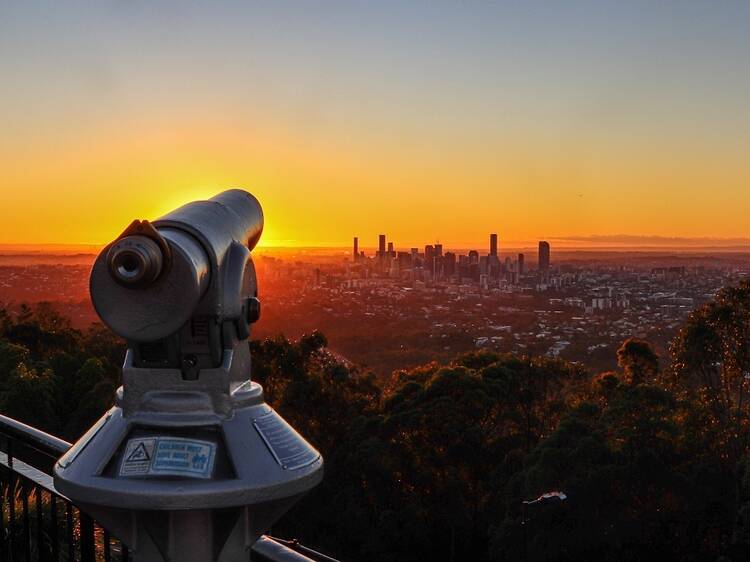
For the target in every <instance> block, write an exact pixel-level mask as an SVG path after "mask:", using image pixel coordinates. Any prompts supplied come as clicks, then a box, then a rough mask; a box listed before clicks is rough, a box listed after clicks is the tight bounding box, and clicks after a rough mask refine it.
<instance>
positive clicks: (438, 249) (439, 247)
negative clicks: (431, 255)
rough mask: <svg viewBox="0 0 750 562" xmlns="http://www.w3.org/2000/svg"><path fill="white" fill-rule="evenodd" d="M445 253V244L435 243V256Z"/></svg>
mask: <svg viewBox="0 0 750 562" xmlns="http://www.w3.org/2000/svg"><path fill="white" fill-rule="evenodd" d="M442 255H443V245H442V244H435V257H436V258H439V257H441V256H442Z"/></svg>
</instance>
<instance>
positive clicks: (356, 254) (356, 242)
mask: <svg viewBox="0 0 750 562" xmlns="http://www.w3.org/2000/svg"><path fill="white" fill-rule="evenodd" d="M353 259H354V261H357V260H358V259H359V238H357V237H356V236H355V237H354V251H353Z"/></svg>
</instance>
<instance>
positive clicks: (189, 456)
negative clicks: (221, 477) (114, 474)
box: [120, 437, 216, 478]
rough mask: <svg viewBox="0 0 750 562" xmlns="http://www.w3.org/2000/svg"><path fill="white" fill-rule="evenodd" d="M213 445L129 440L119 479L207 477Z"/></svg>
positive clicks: (163, 439) (175, 440)
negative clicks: (134, 477)
mask: <svg viewBox="0 0 750 562" xmlns="http://www.w3.org/2000/svg"><path fill="white" fill-rule="evenodd" d="M215 456H216V443H211V442H210V441H196V440H193V439H183V438H181V437H138V438H135V439H130V440H129V441H128V443H127V445H126V446H125V454H124V455H123V457H122V464H121V465H120V476H124V477H131V476H162V475H164V476H190V477H193V478H210V477H211V473H212V472H213V468H214V459H215Z"/></svg>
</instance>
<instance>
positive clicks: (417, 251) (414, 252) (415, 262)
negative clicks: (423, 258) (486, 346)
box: [411, 248, 419, 267]
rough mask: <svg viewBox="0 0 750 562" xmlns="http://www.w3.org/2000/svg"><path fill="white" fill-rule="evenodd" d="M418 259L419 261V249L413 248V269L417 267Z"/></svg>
mask: <svg viewBox="0 0 750 562" xmlns="http://www.w3.org/2000/svg"><path fill="white" fill-rule="evenodd" d="M417 259H419V248H412V249H411V263H412V266H413V267H416V265H417Z"/></svg>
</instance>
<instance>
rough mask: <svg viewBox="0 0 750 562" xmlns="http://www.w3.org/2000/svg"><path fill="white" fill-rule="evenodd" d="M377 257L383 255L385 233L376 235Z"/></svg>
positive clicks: (382, 256)
mask: <svg viewBox="0 0 750 562" xmlns="http://www.w3.org/2000/svg"><path fill="white" fill-rule="evenodd" d="M378 257H379V258H384V257H385V234H381V235H380V236H378Z"/></svg>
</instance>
